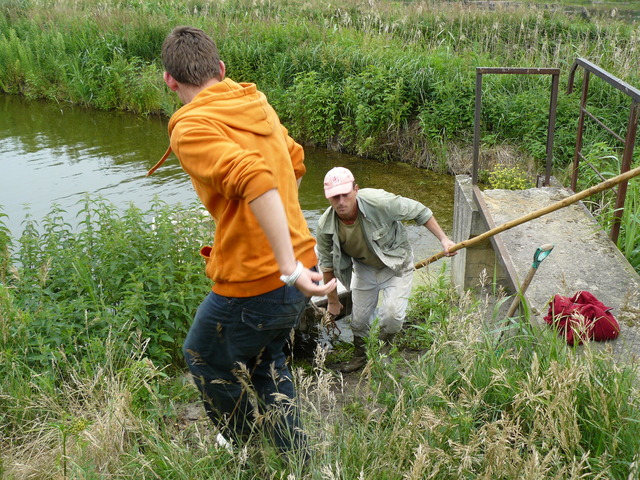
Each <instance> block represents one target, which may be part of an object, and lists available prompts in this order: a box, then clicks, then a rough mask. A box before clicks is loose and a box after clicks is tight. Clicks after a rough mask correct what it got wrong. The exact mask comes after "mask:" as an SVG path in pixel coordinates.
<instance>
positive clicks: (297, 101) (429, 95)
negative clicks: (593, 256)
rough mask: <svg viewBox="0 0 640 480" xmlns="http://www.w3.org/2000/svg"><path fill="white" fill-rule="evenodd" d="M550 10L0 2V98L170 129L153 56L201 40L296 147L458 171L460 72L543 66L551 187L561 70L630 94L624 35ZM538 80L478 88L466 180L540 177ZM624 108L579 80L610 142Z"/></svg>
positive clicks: (465, 87) (569, 135) (607, 14)
mask: <svg viewBox="0 0 640 480" xmlns="http://www.w3.org/2000/svg"><path fill="white" fill-rule="evenodd" d="M562 3H563V2H561V4H560V5H557V4H556V5H554V6H548V5H546V4H544V2H534V3H527V4H526V5H521V6H518V5H517V4H512V3H509V2H506V3H504V4H500V5H498V6H497V7H495V6H494V7H495V8H488V4H484V3H482V2H469V3H463V2H446V1H435V0H423V1H416V2H404V3H398V2H389V1H380V2H368V1H367V2H365V1H362V0H349V1H346V2H341V3H340V4H339V5H338V4H335V3H332V2H328V1H325V0H315V1H313V2H304V1H302V0H288V1H286V2H253V1H248V0H228V1H225V2H201V1H197V0H191V1H186V2H174V1H171V0H162V1H158V2H156V1H154V2H151V1H144V0H139V1H134V2H120V1H115V0H114V1H109V2H98V1H97V0H76V1H74V2H71V3H70V2H62V1H55V0H30V1H28V2H23V1H18V0H6V1H4V2H3V3H2V4H1V6H0V13H1V15H0V91H2V92H6V93H11V94H20V95H24V96H26V97H29V98H46V99H49V100H51V101H55V102H72V103H77V104H81V105H87V106H90V107H93V108H98V109H105V110H124V111H129V112H133V113H135V114H141V115H149V114H160V115H170V114H171V113H172V112H173V111H175V109H176V108H178V106H179V105H178V102H177V99H176V97H175V95H173V94H172V93H171V92H169V91H168V90H167V88H166V87H165V86H164V84H163V82H162V79H161V72H162V67H161V65H160V63H159V60H158V59H159V50H160V46H161V43H162V40H163V38H164V37H165V35H166V34H167V33H168V31H170V29H171V28H172V27H173V26H175V25H179V24H193V25H197V26H200V27H202V28H204V29H205V30H206V31H207V32H209V33H210V34H211V35H212V36H213V37H214V38H215V39H216V41H217V42H218V44H219V47H220V51H221V55H222V58H223V59H224V60H225V62H226V64H227V67H228V74H229V76H231V77H232V78H234V79H236V80H238V81H248V82H255V83H257V84H258V86H259V87H260V88H261V89H262V90H264V91H265V93H266V94H267V95H268V96H269V98H270V100H271V102H272V103H273V104H274V106H275V107H276V109H277V111H278V112H279V113H280V115H281V117H282V119H283V123H284V124H285V125H286V126H287V127H288V128H289V130H290V132H291V133H292V135H293V136H294V137H295V138H296V139H298V140H299V141H301V142H303V143H305V144H313V145H319V146H323V147H328V148H330V149H336V150H339V151H343V152H347V153H354V154H357V155H360V156H365V157H370V158H374V159H376V160H379V161H402V162H406V163H409V164H412V165H415V166H420V167H427V168H431V169H433V170H437V171H442V172H449V173H467V172H469V171H470V167H471V158H472V152H471V139H472V134H473V108H474V96H475V68H476V67H478V66H500V67H509V66H511V67H559V68H560V69H561V71H562V76H561V82H560V85H561V89H560V92H559V98H558V114H557V123H556V132H555V149H554V173H555V174H556V175H557V176H560V177H562V176H563V171H564V169H565V168H566V167H567V166H568V165H569V163H570V161H571V159H572V157H573V152H574V147H575V140H576V139H575V137H576V126H577V118H578V105H579V96H580V83H581V81H582V78H581V75H578V77H579V78H578V79H577V85H576V88H575V89H574V93H573V94H571V95H568V94H567V93H566V86H567V76H568V72H569V68H570V66H571V65H572V63H573V61H574V60H575V59H576V58H577V57H584V58H586V59H588V60H589V61H591V62H593V63H595V64H597V65H598V66H600V67H602V68H604V69H605V70H607V71H609V72H610V73H612V74H613V75H616V76H618V77H619V78H621V79H623V80H625V81H627V82H628V83H630V84H631V85H636V86H637V85H640V74H639V73H638V69H637V58H638V57H639V56H640V26H639V25H638V24H631V23H625V22H623V21H619V20H618V18H617V17H614V18H612V17H611V13H612V12H611V11H610V10H603V11H601V12H600V13H597V12H596V13H593V14H592V15H590V16H586V15H584V14H583V12H582V10H580V9H574V10H566V9H565V8H563V6H562ZM564 3H565V4H570V3H572V2H564ZM621 8H622V7H621ZM540 77H541V76H520V75H518V76H506V75H487V76H485V78H484V82H483V90H484V92H483V96H484V98H483V118H482V132H483V138H482V148H481V163H482V165H481V169H482V170H486V171H490V170H491V169H492V168H494V167H495V166H496V165H500V164H507V165H514V164H515V165H517V166H518V168H519V169H521V170H522V171H525V172H527V175H528V176H529V177H530V178H533V175H534V174H535V173H536V172H540V171H542V169H543V162H544V159H545V157H546V143H545V142H546V128H547V113H548V102H549V100H548V99H549V85H550V79H549V78H546V77H545V78H540ZM628 108H629V102H628V99H627V98H626V97H625V96H623V95H621V94H618V93H617V91H616V90H615V89H612V88H611V87H609V86H607V85H606V84H605V82H603V81H601V80H599V79H594V80H593V81H592V82H591V84H590V96H589V109H590V111H591V112H593V113H595V114H596V115H597V116H598V117H599V118H600V119H601V120H602V121H604V123H605V124H606V125H609V126H611V127H612V128H613V130H614V131H616V132H617V133H619V134H621V135H623V136H624V129H625V128H626V124H627V119H628ZM614 141H615V140H613V138H612V137H611V136H609V134H608V133H607V132H605V131H604V129H601V128H599V127H597V126H596V125H595V123H594V122H591V121H589V120H588V121H587V135H586V136H585V140H584V146H583V150H584V152H585V153H586V155H587V156H591V157H593V156H594V155H596V154H597V152H598V151H599V145H601V144H603V143H604V144H607V145H609V147H610V148H611V149H612V154H613V155H615V156H616V157H617V158H620V157H621V151H620V149H619V148H618V146H616V145H614V144H613V142H614ZM635 158H636V159H635V161H634V163H635V164H637V162H638V160H637V158H638V154H637V153H636V155H635ZM589 178H593V177H592V176H591V175H589ZM635 188H637V187H635ZM636 196H637V195H636ZM601 211H602V212H607V213H609V212H610V209H608V210H607V209H601ZM608 221H610V216H609V217H607V216H603V217H602V223H607V222H608ZM627 224H629V227H627ZM624 230H625V231H629V232H630V234H629V235H627V236H626V240H621V242H623V243H624V245H626V247H623V246H622V244H621V248H626V249H627V250H629V249H631V252H630V253H632V252H633V251H635V248H631V246H630V245H636V244H637V243H638V237H637V230H638V229H637V222H635V219H634V217H628V218H627V219H626V220H625V224H624ZM627 257H628V258H630V259H632V258H633V255H627ZM635 264H636V268H639V267H638V266H637V262H635Z"/></svg>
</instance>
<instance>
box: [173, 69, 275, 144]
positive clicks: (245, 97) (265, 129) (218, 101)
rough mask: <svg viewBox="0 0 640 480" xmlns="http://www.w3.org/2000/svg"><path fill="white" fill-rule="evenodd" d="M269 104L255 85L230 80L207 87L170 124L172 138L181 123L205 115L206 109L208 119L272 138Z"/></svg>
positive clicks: (177, 112)
mask: <svg viewBox="0 0 640 480" xmlns="http://www.w3.org/2000/svg"><path fill="white" fill-rule="evenodd" d="M267 105H268V103H267V99H266V97H265V96H264V94H263V93H262V92H259V91H258V89H257V88H256V86H255V85H254V84H253V83H236V82H234V81H233V80H231V79H229V78H226V79H224V80H223V81H222V82H219V83H216V84H215V85H212V86H211V87H209V88H205V89H204V90H202V91H201V92H200V93H198V95H196V96H195V98H194V99H193V100H192V101H191V102H189V103H188V104H186V105H184V106H183V107H182V108H180V109H179V110H178V111H176V113H174V114H173V116H172V117H171V120H170V121H169V135H171V132H172V131H173V129H174V128H175V126H176V125H177V124H178V122H180V121H182V120H184V119H186V118H188V117H189V116H190V114H191V113H192V112H193V111H194V110H197V115H198V116H202V112H203V109H204V111H205V112H206V115H207V116H208V117H210V118H215V119H217V120H219V121H220V122H222V123H224V124H225V125H228V126H229V127H231V128H234V129H237V130H244V131H247V132H250V133H253V134H256V135H270V134H271V133H272V132H273V125H271V124H270V123H269V121H268V117H267V113H266V110H265V107H266V106H267Z"/></svg>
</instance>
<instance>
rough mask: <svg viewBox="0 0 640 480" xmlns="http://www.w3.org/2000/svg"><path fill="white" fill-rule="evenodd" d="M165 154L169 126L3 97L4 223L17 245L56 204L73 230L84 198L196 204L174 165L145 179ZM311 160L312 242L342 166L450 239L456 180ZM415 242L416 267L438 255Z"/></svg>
mask: <svg viewBox="0 0 640 480" xmlns="http://www.w3.org/2000/svg"><path fill="white" fill-rule="evenodd" d="M167 144H168V136H167V119H165V118H156V117H151V118H140V117H136V116H133V115H128V114H122V113H113V112H100V111H95V110H88V109H84V108H80V107H73V106H69V105H58V104H55V103H47V102H30V101H27V100H25V99H23V98H21V97H15V96H0V172H1V175H0V212H3V213H4V214H6V215H7V216H8V217H6V218H3V219H0V220H2V221H3V222H4V224H5V225H6V226H7V227H8V228H9V229H10V231H11V232H12V235H13V236H14V237H19V235H20V233H21V231H22V223H23V221H24V219H25V217H26V215H27V214H29V215H30V216H31V217H32V218H33V219H35V220H36V221H39V220H41V219H42V218H43V217H44V216H45V215H46V214H47V213H49V212H50V211H51V207H52V205H53V204H57V205H59V206H60V207H61V208H63V209H64V210H65V211H66V212H67V215H68V222H69V223H70V224H71V225H72V226H75V225H76V224H77V222H76V220H75V215H76V213H77V212H78V210H79V202H81V200H82V199H83V198H84V196H85V195H86V194H90V195H92V196H94V195H96V196H97V195H100V196H102V197H103V198H105V199H106V200H108V201H109V202H111V203H113V204H114V205H116V206H117V207H119V208H124V207H126V206H127V205H129V204H130V203H133V204H135V205H136V206H138V207H140V208H141V209H143V210H144V209H146V206H147V204H148V203H149V202H150V201H151V200H152V199H153V197H154V196H155V195H157V196H159V197H160V198H162V199H163V200H164V201H166V202H167V203H169V204H172V205H173V204H183V205H185V206H188V205H192V204H196V203H197V200H198V199H197V197H196V195H195V193H194V191H193V188H192V186H191V183H190V181H189V177H188V176H187V174H186V173H184V171H183V170H182V169H181V168H180V165H179V164H178V161H177V159H176V158H175V157H173V156H172V157H170V158H169V160H168V161H167V162H166V163H165V164H164V165H163V166H162V167H161V168H160V169H159V170H158V171H157V172H156V173H154V174H153V175H152V176H150V177H146V172H147V170H148V169H149V168H150V167H151V166H153V165H154V164H155V163H156V161H157V160H158V159H159V158H160V157H161V156H162V154H163V153H164V151H165V148H166V146H167ZM305 151H306V165H307V170H308V172H307V175H305V177H304V179H303V181H302V186H301V197H300V203H301V205H302V208H303V210H304V212H305V216H306V218H307V220H308V222H309V225H310V228H311V230H312V232H313V231H315V227H316V224H317V220H318V218H319V216H320V214H321V213H322V212H323V211H324V209H325V208H327V206H328V203H327V200H326V199H325V198H324V195H323V190H322V181H323V178H324V175H325V173H326V172H327V170H329V169H330V168H332V167H334V166H338V165H340V166H345V167H347V168H349V169H351V170H352V171H353V173H354V175H355V177H356V180H357V181H358V184H359V185H360V187H376V188H384V189H385V190H388V191H390V192H393V193H397V194H399V195H403V196H407V197H410V198H414V199H416V200H419V201H421V202H423V203H424V204H425V205H427V206H429V207H430V208H431V209H432V210H433V211H434V213H435V215H436V218H437V219H438V222H439V223H440V224H441V225H442V226H443V228H444V229H445V230H446V231H448V232H450V231H451V224H452V215H453V183H454V179H453V177H451V176H448V175H439V174H435V173H433V172H430V171H426V170H419V169H415V168H412V167H409V166H408V165H404V164H386V165H385V164H382V163H378V162H375V161H373V160H366V159H362V158H358V157H355V156H351V155H344V154H339V153H335V152H330V151H328V150H324V149H317V148H305ZM410 235H411V239H412V242H413V243H414V250H415V253H416V260H418V259H422V258H423V256H430V255H432V254H434V253H437V252H438V251H440V248H439V243H438V242H437V241H434V239H433V236H432V235H430V234H429V233H428V231H427V230H426V229H425V228H417V227H411V228H410Z"/></svg>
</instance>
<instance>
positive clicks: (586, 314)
mask: <svg viewBox="0 0 640 480" xmlns="http://www.w3.org/2000/svg"><path fill="white" fill-rule="evenodd" d="M610 310H611V307H607V306H605V305H604V304H603V303H602V302H601V301H600V300H598V299H597V298H596V297H595V296H594V295H593V294H591V293H589V292H586V291H584V292H578V293H576V294H575V295H574V296H573V297H570V298H569V297H563V296H561V295H555V296H554V297H553V299H552V300H551V301H550V302H549V313H548V314H547V316H546V317H544V321H545V322H547V323H548V324H549V325H553V326H555V327H556V328H557V329H558V332H559V333H560V334H561V335H564V336H565V338H566V339H567V343H568V344H569V345H573V344H574V342H575V341H577V343H578V345H580V344H582V342H584V341H585V340H587V339H589V340H595V341H598V342H599V341H604V340H612V339H614V338H617V337H618V334H619V333H620V325H619V324H618V321H617V320H616V319H615V317H614V316H613V314H612V313H611V311H610Z"/></svg>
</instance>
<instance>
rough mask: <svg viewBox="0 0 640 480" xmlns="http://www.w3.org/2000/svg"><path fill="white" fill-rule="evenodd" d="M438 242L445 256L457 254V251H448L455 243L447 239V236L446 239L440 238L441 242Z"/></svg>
mask: <svg viewBox="0 0 640 480" xmlns="http://www.w3.org/2000/svg"><path fill="white" fill-rule="evenodd" d="M440 243H441V244H442V248H443V249H444V256H445V257H453V256H454V255H457V254H458V252H449V249H450V248H451V247H453V246H454V245H455V243H454V242H452V241H451V240H449V239H448V238H447V239H446V240H442V242H440Z"/></svg>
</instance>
